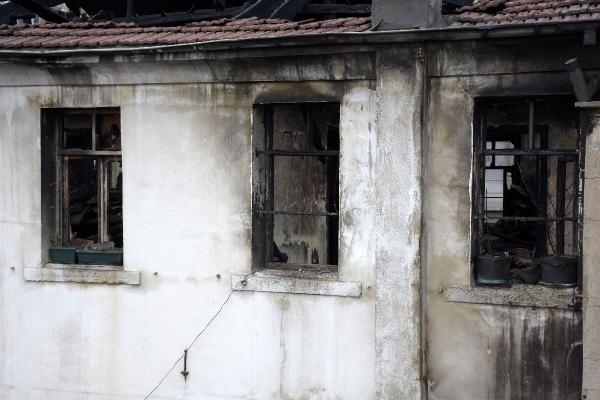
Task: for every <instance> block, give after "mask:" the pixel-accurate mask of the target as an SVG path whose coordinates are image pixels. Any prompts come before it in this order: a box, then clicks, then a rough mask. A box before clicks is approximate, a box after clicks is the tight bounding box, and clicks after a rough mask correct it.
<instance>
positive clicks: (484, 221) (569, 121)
mask: <svg viewBox="0 0 600 400" xmlns="http://www.w3.org/2000/svg"><path fill="white" fill-rule="evenodd" d="M476 104H477V110H478V111H477V112H476V115H477V118H476V125H475V126H476V127H477V129H476V131H475V138H474V145H475V169H474V171H475V176H474V181H473V186H474V195H473V196H474V197H473V198H474V209H473V213H474V255H475V259H476V260H477V259H478V257H477V256H482V255H483V256H485V255H487V256H495V257H506V258H507V259H508V257H510V268H511V271H510V280H511V281H512V282H525V283H537V282H536V278H535V277H533V278H532V277H531V276H528V275H526V274H529V271H533V270H535V268H536V265H540V263H541V264H543V263H544V262H545V261H543V260H544V259H548V257H549V256H551V257H554V258H556V259H558V258H560V259H561V260H562V259H564V260H569V259H571V260H572V259H575V258H577V257H578V256H579V255H580V252H581V208H582V188H581V187H580V182H581V176H580V173H581V171H582V168H581V166H582V162H583V158H582V156H583V155H582V151H581V149H582V137H581V135H580V128H579V114H578V112H577V111H576V109H575V108H574V106H573V104H574V100H573V99H571V98H567V97H554V98H528V99H480V100H478V102H477V103H476ZM578 261H579V260H578ZM569 262H571V261H569ZM475 268H476V270H477V265H476V266H475ZM543 271H544V269H543V265H542V274H543ZM574 273H575V274H576V273H577V271H575V272H574ZM537 280H538V281H539V277H538V278H537ZM541 280H542V282H543V281H544V277H543V276H542V277H541Z"/></svg>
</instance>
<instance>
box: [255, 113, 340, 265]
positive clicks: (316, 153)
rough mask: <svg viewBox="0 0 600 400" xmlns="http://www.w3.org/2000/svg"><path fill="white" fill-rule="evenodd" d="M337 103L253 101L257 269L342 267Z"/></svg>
mask: <svg viewBox="0 0 600 400" xmlns="http://www.w3.org/2000/svg"><path fill="white" fill-rule="evenodd" d="M339 118H340V105H339V103H330V102H323V103H293V104H282V103H276V104H264V105H255V106H254V109H253V135H252V136H253V146H254V148H255V152H254V162H253V207H252V208H253V210H252V211H253V220H252V267H253V270H257V269H264V268H268V269H296V270H297V269H302V270H304V269H306V270H315V269H318V270H325V271H329V272H335V271H337V264H338V240H339V233H338V230H339V159H340V135H339Z"/></svg>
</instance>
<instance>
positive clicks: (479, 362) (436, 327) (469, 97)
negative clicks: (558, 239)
mask: <svg viewBox="0 0 600 400" xmlns="http://www.w3.org/2000/svg"><path fill="white" fill-rule="evenodd" d="M547 45H548V43H547V42H546V41H544V40H541V41H540V42H539V43H537V44H536V46H533V47H528V49H529V50H527V51H528V55H527V56H524V54H523V53H522V52H524V51H525V49H524V48H523V47H520V46H518V45H517V44H516V43H514V42H511V41H499V42H495V43H487V44H486V45H485V46H483V45H480V44H477V43H462V44H448V45H443V44H441V45H439V46H432V47H431V48H430V50H431V53H430V54H432V55H433V56H434V58H430V59H429V60H430V77H429V80H428V82H429V101H428V105H427V108H428V109H427V111H426V112H427V116H428V118H427V121H428V127H427V129H426V136H425V154H426V161H425V164H424V165H425V179H424V186H423V189H424V197H425V202H424V204H425V208H424V227H425V234H424V240H423V255H424V263H423V268H424V274H425V277H426V284H425V285H426V286H425V287H426V290H425V293H424V299H423V301H424V309H425V310H426V324H425V329H426V331H425V337H426V339H425V342H426V344H425V348H424V352H425V361H426V376H427V382H428V383H427V390H428V396H429V398H431V399H445V400H446V399H542V398H543V399H553V400H559V399H578V398H580V397H581V376H582V375H581V374H582V324H583V323H582V312H581V311H579V310H574V309H569V305H568V304H565V305H564V306H560V307H558V308H556V307H554V306H552V307H547V306H546V305H545V303H544V302H543V300H544V297H548V298H550V297H552V296H553V295H555V294H556V293H559V292H557V291H560V290H563V289H555V290H554V291H546V292H543V293H541V292H540V293H541V294H540V293H534V292H533V291H532V290H531V288H530V287H529V288H527V287H515V288H513V289H506V288H505V289H502V288H496V289H493V290H489V289H488V291H485V293H486V294H488V293H490V291H491V293H492V295H491V296H494V294H493V293H496V297H497V298H496V299H494V301H496V303H497V304H495V305H490V304H489V303H490V301H489V298H487V297H486V298H484V296H480V294H481V293H482V292H481V290H480V289H479V288H478V287H477V286H475V284H474V282H473V280H472V275H471V254H472V248H471V235H472V234H473V233H472V232H471V215H472V208H471V188H472V172H473V171H472V160H473V155H472V143H473V134H474V130H475V129H476V128H475V127H474V126H473V121H474V118H473V117H474V107H475V99H476V98H478V97H501V96H532V95H552V94H563V95H565V94H567V95H568V94H570V93H571V88H570V86H569V81H568V77H567V76H566V74H565V73H564V72H563V71H562V68H561V67H562V66H561V62H560V61H561V60H563V58H564V57H565V56H567V54H563V53H561V51H560V50H556V51H555V52H549V50H548V48H547ZM532 49H534V50H532ZM573 49H575V50H574V52H575V53H577V52H579V53H578V54H579V55H580V56H583V57H586V52H585V50H584V49H582V48H581V47H577V46H575V47H573ZM483 54H486V57H482V55H483ZM548 54H552V56H551V57H549V56H548ZM464 60H470V61H467V62H464ZM542 65H543V66H544V67H545V68H544V70H545V71H548V72H545V73H527V72H531V71H536V70H537V71H539V70H540V69H542ZM572 107H574V104H573V105H572ZM585 251H586V250H585V249H584V252H585ZM584 268H585V266H584ZM455 288H461V290H464V292H465V293H468V296H467V297H468V299H467V300H465V299H461V300H460V302H456V299H455V298H454V297H453V296H452V295H451V294H449V291H452V290H454V289H455ZM511 293H522V294H523V296H524V298H530V296H541V298H539V299H537V300H540V302H538V304H539V305H538V306H535V307H532V306H526V305H525V303H523V302H521V303H520V302H519V301H514V302H511V300H510V299H511V298H513V299H514V297H511V296H512V294H511ZM504 294H506V297H503V298H504V299H506V300H503V301H498V299H500V298H501V297H502V296H504Z"/></svg>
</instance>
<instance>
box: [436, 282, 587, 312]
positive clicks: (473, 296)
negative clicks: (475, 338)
mask: <svg viewBox="0 0 600 400" xmlns="http://www.w3.org/2000/svg"><path fill="white" fill-rule="evenodd" d="M445 292H446V301H448V302H451V303H470V304H488V305H500V306H520V307H538V308H559V309H568V310H573V309H580V308H581V300H580V295H579V293H578V292H577V288H573V287H571V288H556V287H548V286H544V285H527V284H514V285H512V286H510V287H482V286H475V287H472V288H461V287H449V288H447V289H446V290H445Z"/></svg>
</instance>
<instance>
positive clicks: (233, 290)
mask: <svg viewBox="0 0 600 400" xmlns="http://www.w3.org/2000/svg"><path fill="white" fill-rule="evenodd" d="M252 274H254V272H251V273H249V274H247V275H245V276H244V278H243V279H240V280H239V281H238V283H236V284H235V286H234V287H233V288H232V289H231V290H230V291H229V293H228V294H227V298H225V301H224V302H223V303H221V306H220V307H219V309H218V310H217V312H216V313H215V314H214V315H213V316H212V317H211V318H210V319H209V320H208V322H207V323H206V325H204V328H202V330H201V331H200V332H199V333H198V334H197V335H196V337H194V340H192V342H191V343H190V344H189V345H188V346H187V347H186V348H185V351H184V353H183V354H182V355H181V356H179V358H178V359H177V360H175V362H174V363H173V365H172V366H171V368H169V370H168V371H167V372H166V373H165V374H164V375H163V376H162V378H160V380H159V381H158V383H157V384H156V386H154V388H153V389H152V390H151V391H150V393H148V394H147V395H146V397H144V400H148V399H149V398H150V396H152V394H153V393H154V392H155V391H156V389H158V388H159V387H160V385H161V384H162V383H163V382H164V380H165V379H166V378H167V376H169V374H170V373H171V372H173V370H174V369H175V367H176V366H177V364H178V363H179V361H181V360H182V359H183V357H184V355H185V354H186V352H187V351H188V350H189V349H190V348H191V347H192V346H193V345H194V343H196V341H197V340H198V338H199V337H200V336H202V334H203V333H204V332H205V331H206V330H207V329H208V327H209V326H210V325H211V324H212V323H213V321H214V320H215V319H216V318H217V317H218V316H219V314H220V313H221V311H223V308H224V307H225V304H227V303H228V302H229V299H231V296H232V295H233V292H235V290H236V289H237V288H238V286H239V285H240V284H245V283H246V279H247V278H248V277H249V276H250V275H252Z"/></svg>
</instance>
